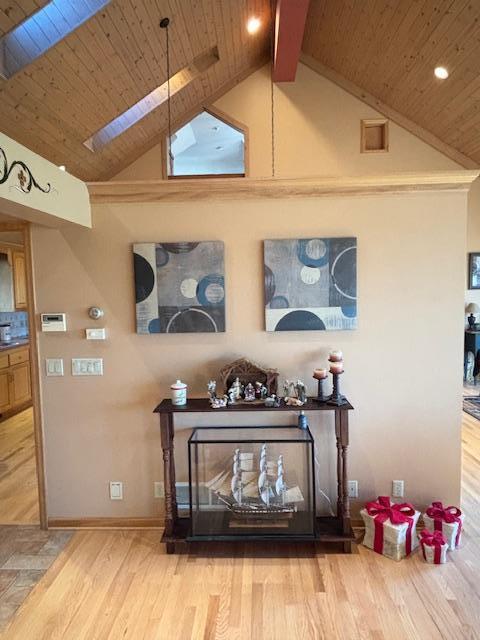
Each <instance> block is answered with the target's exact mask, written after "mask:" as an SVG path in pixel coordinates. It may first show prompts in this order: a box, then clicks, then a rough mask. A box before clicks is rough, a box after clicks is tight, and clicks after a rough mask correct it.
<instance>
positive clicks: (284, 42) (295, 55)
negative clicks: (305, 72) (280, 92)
mask: <svg viewBox="0 0 480 640" xmlns="http://www.w3.org/2000/svg"><path fill="white" fill-rule="evenodd" d="M309 4H310V0H277V8H276V14H275V53H274V59H273V81H274V82H293V81H294V80H295V74H296V73H297V65H298V61H299V58H300V51H301V49H302V41H303V32H304V31H305V20H306V19H307V13H308V5H309Z"/></svg>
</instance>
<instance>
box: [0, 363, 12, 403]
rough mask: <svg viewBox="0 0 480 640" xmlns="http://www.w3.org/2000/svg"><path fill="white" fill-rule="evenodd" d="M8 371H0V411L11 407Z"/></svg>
mask: <svg viewBox="0 0 480 640" xmlns="http://www.w3.org/2000/svg"><path fill="white" fill-rule="evenodd" d="M11 405H12V403H11V385H10V371H9V369H7V370H5V371H0V413H4V412H5V411H8V410H9V409H10V407H11Z"/></svg>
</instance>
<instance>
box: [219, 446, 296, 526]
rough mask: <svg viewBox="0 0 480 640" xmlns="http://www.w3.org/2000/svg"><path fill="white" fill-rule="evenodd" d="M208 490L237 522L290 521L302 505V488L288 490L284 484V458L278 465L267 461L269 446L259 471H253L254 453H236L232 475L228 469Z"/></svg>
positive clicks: (259, 464)
mask: <svg viewBox="0 0 480 640" xmlns="http://www.w3.org/2000/svg"><path fill="white" fill-rule="evenodd" d="M275 467H276V468H275ZM230 473H231V478H230V483H228V480H229V477H230ZM208 486H209V488H210V489H211V490H212V491H213V492H214V493H215V495H216V496H217V497H218V499H219V500H220V501H221V502H222V503H223V504H225V505H226V506H227V508H228V509H229V510H230V511H231V512H232V513H233V514H234V515H235V516H236V517H238V518H252V517H254V518H256V519H262V518H265V519H268V518H272V517H275V518H291V517H292V516H293V514H294V513H295V512H296V511H297V503H298V502H302V501H303V495H302V492H301V491H300V488H299V487H298V486H294V487H288V485H287V483H286V481H285V467H284V461H283V456H282V455H279V456H278V459H277V461H276V463H275V462H273V461H270V460H267V445H266V444H263V445H262V447H261V449H260V457H259V461H258V471H256V470H255V469H254V455H253V453H242V452H240V449H235V452H234V455H233V463H232V469H231V472H230V470H229V469H227V470H224V471H223V472H221V473H219V474H218V475H217V476H216V477H215V478H214V479H213V480H211V481H210V482H209V483H208ZM228 487H229V488H230V493H227V491H228Z"/></svg>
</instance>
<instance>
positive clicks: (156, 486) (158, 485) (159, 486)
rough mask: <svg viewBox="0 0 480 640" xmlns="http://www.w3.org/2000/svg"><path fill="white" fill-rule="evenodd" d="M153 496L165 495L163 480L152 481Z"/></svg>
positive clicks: (161, 496)
mask: <svg viewBox="0 0 480 640" xmlns="http://www.w3.org/2000/svg"><path fill="white" fill-rule="evenodd" d="M153 497H154V498H164V497H165V485H164V484H163V482H154V483H153Z"/></svg>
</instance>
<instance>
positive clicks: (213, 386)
mask: <svg viewBox="0 0 480 640" xmlns="http://www.w3.org/2000/svg"><path fill="white" fill-rule="evenodd" d="M207 389H208V397H209V398H210V402H211V401H212V400H214V399H215V398H216V397H217V381H216V380H209V381H208V385H207Z"/></svg>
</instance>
